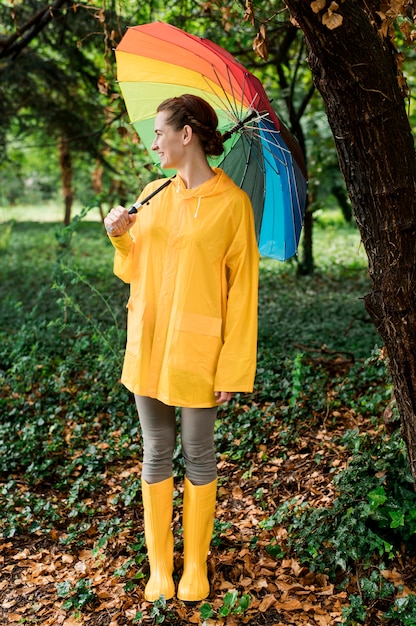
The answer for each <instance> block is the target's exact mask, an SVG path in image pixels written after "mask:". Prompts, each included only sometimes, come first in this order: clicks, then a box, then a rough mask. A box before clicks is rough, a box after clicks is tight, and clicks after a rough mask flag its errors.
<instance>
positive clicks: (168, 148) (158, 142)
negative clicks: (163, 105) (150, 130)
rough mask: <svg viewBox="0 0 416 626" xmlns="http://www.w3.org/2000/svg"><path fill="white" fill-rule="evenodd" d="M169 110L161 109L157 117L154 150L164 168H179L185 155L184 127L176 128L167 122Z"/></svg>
mask: <svg viewBox="0 0 416 626" xmlns="http://www.w3.org/2000/svg"><path fill="white" fill-rule="evenodd" d="M168 117H169V111H160V112H159V113H158V114H157V115H156V119H155V135H156V136H155V139H154V141H153V143H152V150H155V151H156V152H157V153H158V155H159V158H160V166H161V167H162V168H163V169H175V170H177V169H179V168H180V166H181V165H182V163H183V160H184V157H185V150H184V141H183V140H184V134H185V133H184V129H181V130H174V129H173V127H172V126H170V125H169V124H167V122H166V120H167V118H168Z"/></svg>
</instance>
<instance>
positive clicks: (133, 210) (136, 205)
mask: <svg viewBox="0 0 416 626" xmlns="http://www.w3.org/2000/svg"><path fill="white" fill-rule="evenodd" d="M174 178H175V176H172V178H168V180H165V182H164V183H163V185H160V187H158V188H157V189H156V190H155V191H152V193H149V195H148V196H146V198H144V200H142V201H141V202H139V201H137V202H135V203H134V204H132V205H131V207H130V208H129V213H130V214H133V213H137V211H138V210H139V208H140V207H142V206H144V205H145V204H147V203H148V202H149V201H150V200H151V199H152V198H153V196H155V195H156V194H157V193H159V191H162V189H164V188H165V187H167V186H168V185H170V183H171V182H172V180H173V179H174Z"/></svg>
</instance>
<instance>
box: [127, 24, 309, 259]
mask: <svg viewBox="0 0 416 626" xmlns="http://www.w3.org/2000/svg"><path fill="white" fill-rule="evenodd" d="M116 61H117V79H118V82H119V84H120V89H121V92H122V94H123V98H124V101H125V103H126V108H127V112H128V115H129V118H130V120H131V122H132V124H133V126H134V128H135V130H136V131H137V133H138V135H139V136H140V139H141V140H142V142H143V144H144V146H145V147H146V149H147V150H148V151H149V153H150V154H151V155H152V158H153V160H154V162H155V163H156V164H157V165H159V163H158V161H157V154H156V153H154V152H153V151H152V150H151V149H150V148H151V145H152V143H153V139H154V120H155V116H156V109H157V107H158V105H159V104H160V103H161V102H162V101H163V100H165V99H166V98H171V97H174V96H180V95H182V94H184V93H189V94H194V95H197V96H200V97H202V98H204V99H205V100H207V101H208V102H209V103H210V104H211V105H212V106H213V108H214V109H215V111H216V113H217V115H218V120H219V130H220V131H221V132H222V133H223V135H224V138H225V139H226V140H225V142H224V148H225V150H224V154H223V155H221V157H218V158H216V159H212V165H216V166H218V167H221V168H222V169H223V170H224V171H225V172H226V173H227V174H228V175H229V176H231V178H232V179H233V180H234V182H235V183H236V184H237V185H239V186H240V187H241V188H242V189H244V190H245V191H246V192H247V193H248V195H249V196H250V198H251V202H252V205H253V209H254V216H255V223H256V234H257V241H258V245H259V250H260V253H261V254H262V255H264V256H268V257H272V258H275V259H278V260H279V261H284V260H286V259H289V258H290V257H292V256H293V255H294V254H296V250H297V247H298V243H299V238H300V233H301V229H302V222H303V215H304V210H305V204H306V190H307V180H306V174H305V167H304V161H303V156H302V153H301V150H300V148H299V145H298V143H297V141H296V140H295V138H294V137H293V136H292V135H291V134H290V133H289V131H288V130H287V128H285V127H284V125H283V124H282V123H281V122H280V120H279V119H278V117H277V115H276V113H275V112H274V110H273V108H272V106H271V104H270V101H269V99H268V98H267V95H266V93H265V91H264V89H263V86H262V84H261V83H260V81H259V80H258V79H257V78H256V77H255V76H254V75H253V74H251V73H250V72H249V71H248V70H247V69H245V67H244V66H243V65H241V64H240V63H239V62H238V61H237V60H236V59H235V58H234V57H233V56H232V55H231V54H229V53H228V52H227V51H226V50H224V49H223V48H221V47H220V46H218V45H217V44H215V43H214V42H212V41H210V40H208V39H204V38H201V37H196V36H194V35H190V34H189V33H186V32H184V31H183V30H180V29H179V28H176V27H175V26H171V25H170V24H165V23H163V22H154V23H151V24H143V25H141V26H134V27H131V28H129V29H128V30H127V32H126V34H125V35H124V37H123V38H122V40H121V42H120V43H119V45H118V46H117V48H116Z"/></svg>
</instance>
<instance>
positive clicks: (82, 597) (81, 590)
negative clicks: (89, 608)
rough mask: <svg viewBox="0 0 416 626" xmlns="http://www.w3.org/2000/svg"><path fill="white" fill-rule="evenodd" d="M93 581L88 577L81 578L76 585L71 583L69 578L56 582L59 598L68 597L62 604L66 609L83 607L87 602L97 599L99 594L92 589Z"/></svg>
mask: <svg viewBox="0 0 416 626" xmlns="http://www.w3.org/2000/svg"><path fill="white" fill-rule="evenodd" d="M91 584H92V581H91V580H88V578H81V579H80V580H78V581H77V582H76V583H75V585H73V586H72V585H71V583H70V581H69V580H67V581H65V582H63V583H57V584H56V591H57V593H58V597H59V598H67V599H66V600H65V602H64V603H63V605H62V608H63V609H65V610H66V611H70V610H71V609H83V608H84V607H85V606H86V605H87V604H91V603H93V602H95V600H97V596H96V595H95V593H94V592H93V591H92V590H91Z"/></svg>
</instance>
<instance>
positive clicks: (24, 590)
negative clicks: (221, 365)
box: [0, 223, 416, 626]
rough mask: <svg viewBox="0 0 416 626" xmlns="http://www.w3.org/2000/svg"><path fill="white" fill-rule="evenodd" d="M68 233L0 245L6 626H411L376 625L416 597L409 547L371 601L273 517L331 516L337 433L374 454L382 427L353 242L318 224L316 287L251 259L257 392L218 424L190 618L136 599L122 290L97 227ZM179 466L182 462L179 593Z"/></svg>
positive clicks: (134, 491)
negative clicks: (207, 524)
mask: <svg viewBox="0 0 416 626" xmlns="http://www.w3.org/2000/svg"><path fill="white" fill-rule="evenodd" d="M81 226H83V227H80V228H79V230H78V231H76V232H75V231H74V233H73V235H74V236H73V241H72V243H71V246H72V247H71V248H70V247H69V245H68V242H67V239H65V237H67V236H68V232H67V231H65V233H64V235H65V237H64V236H63V235H61V237H60V238H58V239H57V236H56V232H55V231H56V225H51V226H45V225H44V224H36V223H27V224H14V225H11V226H10V229H12V228H13V237H10V240H9V242H8V243H7V245H5V248H4V250H3V252H2V255H3V256H2V265H1V268H0V269H1V271H2V278H1V281H0V289H1V290H2V294H1V297H0V380H1V382H2V384H1V385H0V466H1V467H0V471H1V473H0V507H1V519H0V533H1V532H3V534H0V626H7V625H10V624H11V625H13V624H24V625H38V626H55V625H57V626H58V625H59V626H79V625H81V624H85V625H88V626H127V625H131V624H133V625H134V624H143V625H146V626H147V625H153V624H162V623H164V624H170V625H172V626H185V625H187V624H196V625H200V626H219V625H223V624H224V625H226V626H236V625H239V624H241V625H244V624H249V625H251V626H262V625H267V626H283V625H287V624H292V625H294V626H301V625H302V626H316V625H317V626H332V625H336V624H346V625H347V626H356V625H357V624H366V626H377V625H379V624H391V625H395V626H396V625H399V624H405V626H416V619H415V620H414V622H412V621H411V619H410V618H409V619H407V621H405V622H402V621H399V620H398V619H390V620H387V619H386V618H385V617H384V613H385V612H386V610H387V608H388V607H389V606H390V607H391V605H392V601H393V600H394V599H397V598H399V599H400V598H406V597H407V596H408V595H409V594H415V593H416V582H415V581H416V558H415V556H411V555H410V551H407V548H409V547H410V543H411V542H408V546H405V545H403V548H402V549H399V550H398V552H397V555H396V556H395V558H392V559H386V560H385V564H384V563H383V560H382V559H381V557H380V558H378V556H377V554H375V556H374V554H373V553H371V554H369V560H370V561H371V569H372V570H373V571H374V570H375V571H376V573H377V575H379V578H378V581H380V580H382V581H385V582H389V583H392V585H391V586H390V588H391V587H393V586H394V593H393V594H392V596H391V597H390V598H385V599H384V597H383V595H382V593H381V591H382V589H381V587H382V586H383V585H380V589H378V590H377V589H376V593H375V596H376V599H375V600H374V601H372V600H371V599H369V598H368V597H364V595H363V594H362V590H361V588H360V580H362V579H363V577H365V576H367V572H366V570H365V568H364V567H363V563H362V559H361V555H359V558H358V559H357V560H356V561H354V560H353V559H352V562H351V563H348V573H347V574H346V572H340V573H339V576H338V578H337V577H335V578H330V577H329V574H326V573H325V574H323V573H319V572H318V571H310V570H309V569H308V568H307V567H305V566H304V565H302V564H301V562H300V560H299V559H298V558H296V550H294V549H292V550H291V549H290V545H289V543H290V538H291V537H293V531H292V529H291V528H290V527H288V525H287V524H285V523H282V522H280V521H279V519H278V518H276V517H273V516H275V515H276V512H277V511H278V509H279V507H282V505H283V504H284V503H290V502H291V501H292V500H294V501H296V503H297V504H302V503H304V504H305V505H306V504H307V505H308V506H309V507H315V508H316V509H322V508H325V507H327V508H330V507H331V506H332V505H333V503H334V501H335V500H336V498H337V496H338V495H339V494H338V493H337V492H336V486H335V484H334V476H336V475H337V473H338V472H342V470H344V469H345V468H346V467H347V466H348V464H349V462H351V459H352V457H353V456H354V451H352V450H351V449H348V448H347V447H346V446H345V445H343V443H342V437H343V436H345V434H346V433H347V432H348V431H350V432H351V431H352V432H354V431H356V432H357V433H359V434H361V433H362V434H364V435H366V436H368V437H369V439H370V442H371V441H377V440H378V438H380V439H381V437H380V433H381V434H383V433H384V432H385V431H386V432H387V433H388V434H391V432H392V430H389V428H391V424H389V419H388V418H389V414H388V409H389V401H390V398H391V391H390V388H389V385H388V384H386V380H385V376H384V373H381V374H380V380H378V379H377V375H375V377H373V378H371V375H372V374H371V371H370V370H371V367H370V366H367V365H366V359H367V358H368V356H369V355H370V353H371V351H372V349H373V346H374V345H375V343H376V340H377V338H376V333H375V329H374V327H373V325H372V324H371V323H369V319H368V315H367V314H366V312H365V310H364V305H363V301H362V298H363V294H365V293H366V292H367V289H368V278H367V276H366V269H365V264H363V262H362V261H361V260H360V259H358V260H356V257H357V253H356V251H357V250H358V251H359V243H358V239H357V232H356V231H355V230H354V229H353V228H351V227H347V228H346V227H342V228H341V233H340V234H339V233H338V231H339V229H338V228H337V229H332V230H331V229H328V228H325V229H323V228H322V229H320V228H318V227H317V228H316V241H317V242H318V243H319V242H320V240H321V239H322V243H321V247H320V248H319V250H320V256H319V259H320V262H321V268H320V269H319V271H318V270H317V271H316V272H315V274H314V275H313V276H309V277H306V276H305V277H302V278H301V279H300V278H299V277H298V276H297V275H296V267H295V266H292V265H290V264H288V265H284V264H283V266H280V265H278V266H276V264H274V263H273V262H270V263H269V262H267V261H264V262H263V263H262V272H261V286H260V304H261V306H260V325H259V331H260V333H259V348H260V349H259V367H258V380H257V385H256V391H255V393H254V394H253V395H251V396H247V397H245V396H241V397H240V396H238V398H237V399H236V401H234V402H233V403H231V404H230V405H229V406H228V407H224V408H222V409H221V410H220V413H219V420H218V430H217V431H216V437H217V439H216V441H217V446H218V454H219V458H218V476H219V482H218V498H217V509H216V524H215V526H214V533H213V540H212V545H211V551H210V555H209V558H208V569H209V578H210V584H211V592H210V595H209V597H208V598H207V599H206V600H204V601H203V602H200V603H198V604H196V605H193V606H189V605H185V604H184V603H183V602H181V601H179V600H177V599H176V598H174V599H173V600H171V601H168V602H167V603H164V602H163V601H162V600H161V601H157V602H155V603H149V602H146V601H145V599H144V596H143V591H144V587H145V584H146V580H147V576H148V565H147V557H146V549H145V545H144V539H143V509H142V504H141V491H140V475H141V464H140V458H141V456H140V454H141V451H140V440H139V437H140V435H139V433H138V429H137V415H136V414H135V409H134V406H133V403H132V402H131V399H130V398H128V399H126V398H127V396H126V393H125V390H124V391H120V389H119V388H120V387H121V386H120V385H118V386H117V383H116V379H117V376H118V374H117V372H118V371H119V365H118V361H117V354H115V356H114V354H113V353H114V350H111V349H110V348H111V345H114V342H115V340H114V336H113V334H112V333H113V327H114V326H115V321H116V319H117V320H121V322H120V325H121V327H122V326H123V323H124V322H123V321H124V316H125V302H126V291H125V289H124V287H123V288H121V287H120V286H119V281H116V280H115V278H114V277H112V274H111V263H112V250H110V249H109V248H111V246H110V244H109V243H108V241H107V238H106V237H105V236H104V235H103V234H102V232H101V230H102V229H101V226H100V224H85V225H81ZM10 232H11V231H10ZM71 232H72V231H71ZM57 241H58V242H60V243H59V246H58V252H57V248H56V245H57V244H56V242H57ZM62 242H63V243H62ZM65 242H67V243H66V244H65ZM64 244H65V245H67V250H72V249H73V259H75V260H76V261H77V263H78V264H81V267H82V271H81V273H79V272H78V271H75V270H73V271H72V270H71V268H72V261H73V259H72V257H71V258H69V260H67V263H66V266H65V267H60V266H59V262H60V258H61V257H60V254H61V253H62V250H65V245H64ZM64 260H65V259H64ZM57 277H59V278H60V281H61V282H60V285H61V288H60V290H58V291H57V290H56V283H57ZM65 281H66V283H65ZM64 283H65V284H64ZM50 284H51V285H52V286H51V287H49V285H50ZM40 285H44V288H43V289H42V290H41V289H40V287H39V286H40ZM58 286H59V285H58ZM100 294H104V295H103V296H102V297H101V295H100ZM94 298H95V299H94ZM97 318H99V319H98V321H97ZM103 340H107V341H103ZM117 341H118V344H117V345H120V346H121V340H120V337H119V338H118V340H117ZM115 343H117V342H115ZM308 346H309V347H308ZM120 351H121V348H120ZM354 360H355V364H354ZM357 363H358V364H361V366H362V368H361V370H360V371H358V373H357V371H356V372H355V374H354V376H355V378H354V376H352V377H351V378H350V379H348V376H349V373H350V371H352V369H353V367H354V366H355V365H356V364H357ZM383 371H384V370H383ZM358 388H359V389H358ZM129 403H131V405H132V406H128V404H129ZM383 411H384V413H385V414H384V416H383ZM246 416H247V417H246ZM384 418H386V419H384ZM396 427H397V424H396ZM393 429H394V425H393ZM394 460H395V465H397V461H396V457H394ZM182 471H183V470H182V466H181V463H180V460H179V459H178V458H175V488H176V491H175V499H174V518H173V528H174V536H175V574H174V576H175V580H176V581H177V580H178V579H179V577H180V574H181V569H182V528H181V525H182V522H181V520H182V492H183V482H182V478H181V472H182ZM371 478H373V477H371ZM355 504H356V503H353V504H352V505H351V507H352V509H351V510H353V506H354V505H355ZM409 506H410V505H409ZM402 508H403V511H404V510H405V509H404V506H403V507H402ZM405 512H406V514H408V515H410V517H411V513H412V511H410V512H409V511H407V510H406V511H405ZM415 514H416V512H415ZM345 515H346V516H348V515H349V510H347V511H346V513H345ZM350 519H351V516H350ZM393 530H394V529H393ZM329 532H331V531H329ZM311 534H314V533H311ZM329 536H330V535H329ZM316 545H317V546H319V545H321V544H319V543H318V542H317V543H316ZM414 552H415V551H414V550H413V554H414ZM313 559H314V555H312V556H311V559H310V560H309V562H313ZM370 582H371V581H370ZM371 584H373V582H372V583H371ZM378 591H380V593H378ZM352 597H356V598H357V597H358V599H360V597H361V599H362V601H363V603H364V604H365V613H366V616H365V618H361V619H357V618H356V617H355V615H359V614H360V613H359V610H358V609H360V606H359V607H358V609H357V611H356V613H355V614H354V615H353V614H352V613H350V617H349V618H346V617H345V610H348V609H349V607H350V606H351V602H352V601H351V598H352ZM414 606H415V607H416V603H415V605H414ZM414 610H415V611H416V608H415V609H414ZM343 611H344V614H343ZM415 614H416V613H415ZM354 620H355V621H354Z"/></svg>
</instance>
